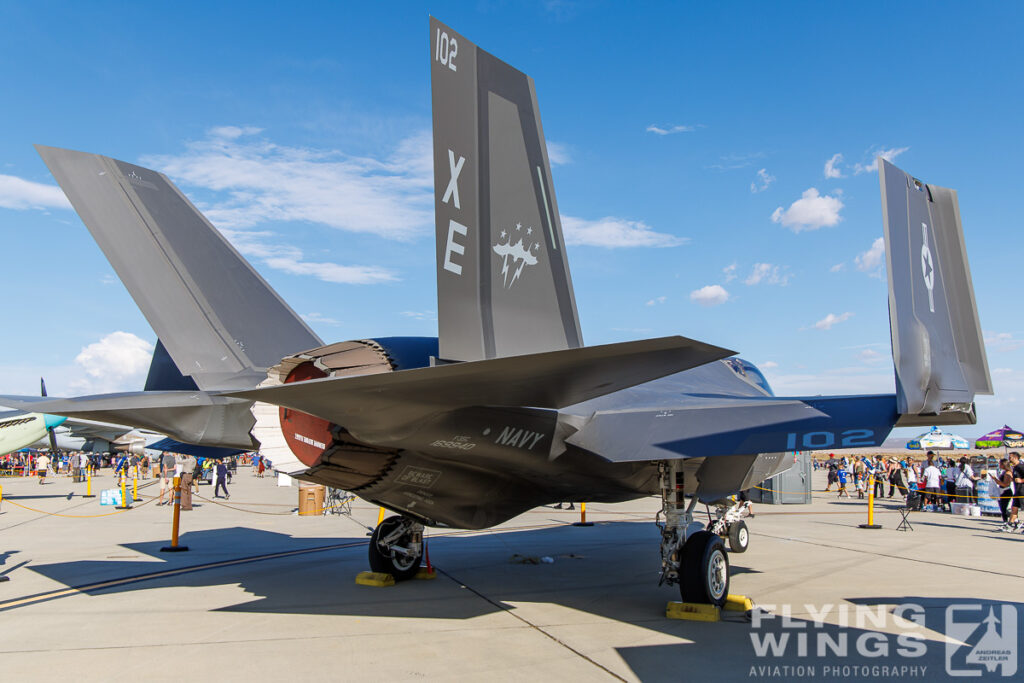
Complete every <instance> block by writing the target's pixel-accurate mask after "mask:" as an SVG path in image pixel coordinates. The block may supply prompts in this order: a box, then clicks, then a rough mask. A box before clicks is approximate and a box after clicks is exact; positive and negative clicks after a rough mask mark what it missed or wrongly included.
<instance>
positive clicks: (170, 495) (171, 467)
mask: <svg viewBox="0 0 1024 683" xmlns="http://www.w3.org/2000/svg"><path fill="white" fill-rule="evenodd" d="M159 463H160V464H159V467H160V497H159V498H158V499H157V505H170V504H171V503H173V502H174V471H175V468H176V465H177V462H176V460H175V458H174V456H173V455H171V454H170V453H168V452H167V451H164V452H163V453H161V454H160V460H159ZM164 491H167V501H166V502H165V501H164Z"/></svg>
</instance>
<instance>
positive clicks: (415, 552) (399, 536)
mask: <svg viewBox="0 0 1024 683" xmlns="http://www.w3.org/2000/svg"><path fill="white" fill-rule="evenodd" d="M422 557H423V525H422V524H420V523H419V522H415V521H413V520H411V519H408V518H406V517H402V516H400V515H393V516H391V517H388V518H387V519H385V520H384V521H382V522H381V523H380V524H378V525H377V528H376V529H374V530H373V535H372V536H371V537H370V569H372V570H373V571H375V572H380V573H382V574H391V575H392V576H394V577H395V580H396V581H402V580H404V579H411V578H412V577H413V576H415V575H416V572H417V571H418V570H419V568H420V559H421V558H422Z"/></svg>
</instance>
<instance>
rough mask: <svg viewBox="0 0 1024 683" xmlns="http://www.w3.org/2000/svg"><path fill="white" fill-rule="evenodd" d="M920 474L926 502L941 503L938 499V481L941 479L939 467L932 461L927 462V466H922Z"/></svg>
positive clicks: (939, 490) (938, 504) (937, 504)
mask: <svg viewBox="0 0 1024 683" xmlns="http://www.w3.org/2000/svg"><path fill="white" fill-rule="evenodd" d="M921 476H922V477H924V490H925V493H926V494H927V496H928V502H929V503H930V504H932V505H935V506H940V505H942V503H941V502H940V500H939V498H941V496H940V493H941V489H940V488H939V481H940V480H941V479H942V472H940V471H939V468H938V467H936V466H935V464H934V463H931V462H929V463H928V467H925V468H924V472H922V473H921Z"/></svg>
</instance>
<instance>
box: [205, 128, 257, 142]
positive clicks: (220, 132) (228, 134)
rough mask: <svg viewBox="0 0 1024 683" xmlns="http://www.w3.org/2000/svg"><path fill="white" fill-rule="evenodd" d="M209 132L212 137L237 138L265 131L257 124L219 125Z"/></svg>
mask: <svg viewBox="0 0 1024 683" xmlns="http://www.w3.org/2000/svg"><path fill="white" fill-rule="evenodd" d="M207 132H208V133H209V135H210V137H212V138H221V139H224V140H235V139H236V138H240V137H242V136H243V135H259V134H260V133H262V132H263V129H262V128H257V127H255V126H217V127H216V128H211V129H210V130H209V131H207Z"/></svg>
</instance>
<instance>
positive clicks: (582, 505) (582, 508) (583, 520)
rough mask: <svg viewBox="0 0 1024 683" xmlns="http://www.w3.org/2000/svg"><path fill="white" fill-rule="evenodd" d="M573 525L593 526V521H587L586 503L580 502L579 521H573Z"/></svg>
mask: <svg viewBox="0 0 1024 683" xmlns="http://www.w3.org/2000/svg"><path fill="white" fill-rule="evenodd" d="M572 525H573V526H594V523H593V522H588V521H587V504H586V503H580V521H578V522H573V523H572Z"/></svg>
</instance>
